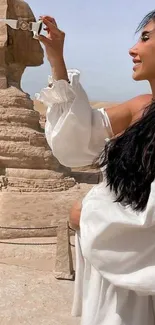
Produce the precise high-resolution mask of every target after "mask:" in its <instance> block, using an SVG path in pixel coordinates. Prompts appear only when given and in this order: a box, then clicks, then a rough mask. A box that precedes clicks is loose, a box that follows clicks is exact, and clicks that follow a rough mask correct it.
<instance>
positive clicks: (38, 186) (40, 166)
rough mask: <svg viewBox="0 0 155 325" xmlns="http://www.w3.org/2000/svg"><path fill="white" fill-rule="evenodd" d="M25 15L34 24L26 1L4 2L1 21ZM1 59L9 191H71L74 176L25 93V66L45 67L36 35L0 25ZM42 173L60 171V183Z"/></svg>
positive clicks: (3, 156) (1, 139) (1, 164)
mask: <svg viewBox="0 0 155 325" xmlns="http://www.w3.org/2000/svg"><path fill="white" fill-rule="evenodd" d="M21 17H22V18H24V19H25V20H26V21H28V22H32V21H35V17H34V15H33V13H32V11H31V9H30V7H29V6H28V4H27V3H26V2H24V1H22V0H0V18H11V19H19V18H21ZM32 53H33V55H32ZM0 59H1V60H0V148H1V150H0V169H1V170H2V175H3V176H5V177H6V179H7V182H6V179H5V184H7V186H6V187H7V189H8V190H11V191H12V190H15V188H17V189H18V187H19V189H20V190H21V189H22V190H23V191H24V188H25V191H33V190H35V191H41V190H42V191H55V190H57V191H60V190H66V189H68V187H69V186H73V180H71V181H70V182H69V180H68V179H66V178H65V176H69V175H70V169H69V168H66V167H63V166H62V165H60V163H59V162H58V161H57V159H56V158H55V157H54V156H53V155H52V152H51V149H50V148H49V146H48V144H47V141H46V139H45V135H44V130H43V129H42V126H41V124H40V115H39V113H38V112H37V111H35V110H34V104H33V101H32V100H31V99H30V96H29V95H28V94H26V93H24V92H23V91H22V89H21V77H22V74H23V72H24V70H25V68H26V67H27V66H38V65H41V64H42V63H43V50H42V48H41V46H40V43H39V42H38V41H37V40H35V39H33V35H32V32H29V31H21V30H13V29H11V28H10V27H8V26H7V25H5V24H4V23H2V22H1V23H0ZM9 168H10V169H16V170H17V169H18V168H20V176H17V173H16V176H11V175H10V172H9V171H8V169H9ZM22 169H23V174H24V176H23V175H22V172H21V170H22ZM25 169H27V172H26V173H25V172H24V170H25ZM32 170H33V173H32ZM35 171H36V172H35ZM37 171H40V172H39V173H38V172H37ZM43 171H46V174H47V171H54V172H57V173H58V174H59V176H58V178H59V181H58V182H57V184H56V181H55V177H54V175H53V174H52V173H51V174H49V179H48V180H47V177H45V179H44V177H43V175H45V173H44V172H43ZM41 172H43V173H42V177H40V175H41ZM11 173H12V172H11ZM32 174H33V177H32ZM36 175H38V179H37V176H36ZM15 177H17V179H15ZM18 177H19V179H18ZM25 178H27V180H25ZM61 178H62V180H61ZM3 181H4V177H3V179H2V180H1V190H3V189H4V188H6V187H5V186H4V182H3ZM74 183H75V182H74Z"/></svg>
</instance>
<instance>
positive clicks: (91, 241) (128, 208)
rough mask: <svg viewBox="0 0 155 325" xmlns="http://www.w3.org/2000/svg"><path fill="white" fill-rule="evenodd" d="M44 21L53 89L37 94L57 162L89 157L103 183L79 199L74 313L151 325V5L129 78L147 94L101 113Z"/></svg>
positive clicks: (154, 295) (154, 146) (91, 319)
mask: <svg viewBox="0 0 155 325" xmlns="http://www.w3.org/2000/svg"><path fill="white" fill-rule="evenodd" d="M43 20H44V23H45V24H46V26H47V37H43V36H41V37H40V41H42V42H43V43H44V45H45V47H46V51H47V56H48V59H49V61H50V63H51V65H52V69H53V77H54V79H53V80H50V81H51V82H52V83H53V85H52V87H51V88H46V89H44V90H43V91H42V92H41V94H40V99H42V100H43V101H44V102H45V103H46V104H47V105H48V106H49V108H48V110H47V123H46V137H47V141H48V143H49V145H50V146H51V148H52V150H53V152H54V155H55V156H56V157H57V158H58V159H59V160H60V162H61V163H63V164H64V165H67V166H82V165H87V164H92V163H93V162H94V160H95V164H96V165H97V166H98V167H100V168H104V181H103V182H102V183H100V184H98V185H97V186H95V187H94V188H93V189H92V190H91V191H90V192H89V193H88V194H87V196H86V197H85V198H84V200H83V202H82V211H81V216H80V231H78V233H77V236H76V254H77V263H76V272H77V275H76V283H75V299H74V306H73V314H76V315H81V316H82V325H153V324H155V181H154V179H155V102H154V99H155V55H154V54H155V11H153V12H151V13H149V14H148V15H147V16H146V17H145V18H144V19H143V20H142V22H141V24H140V26H139V28H138V30H141V31H142V34H141V37H140V39H139V41H138V43H137V44H136V45H135V46H134V47H133V48H132V49H131V50H130V55H131V56H132V58H133V62H134V68H133V70H134V72H133V78H134V79H135V80H144V79H146V80H148V81H149V82H150V85H151V88H152V96H151V97H150V96H149V95H146V96H140V97H137V98H135V99H132V100H131V101H129V102H126V103H124V104H122V105H120V106H118V107H116V108H110V109H108V110H107V111H105V110H103V109H102V110H97V111H96V110H95V111H92V110H91V108H90V106H89V102H88V99H87V96H86V94H85V92H84V90H83V89H82V87H81V85H80V83H79V74H78V72H77V71H72V72H70V73H69V74H68V75H67V72H66V68H65V64H64V60H63V42H64V34H63V32H61V31H59V29H58V28H57V26H56V23H55V21H54V20H53V19H51V18H49V17H43ZM68 78H69V80H68ZM68 81H69V82H68ZM145 107H146V108H145ZM125 129H126V130H125ZM124 130H125V131H124ZM122 131H124V132H123V133H122ZM120 132H121V133H122V134H121V135H119V136H117V137H113V135H117V134H118V133H120ZM112 137H113V139H111V140H110V141H107V139H108V140H109V139H110V138H112ZM103 147H105V148H103ZM78 215H79V214H78ZM73 221H74V220H73ZM75 224H76V226H78V221H77V218H76V220H75Z"/></svg>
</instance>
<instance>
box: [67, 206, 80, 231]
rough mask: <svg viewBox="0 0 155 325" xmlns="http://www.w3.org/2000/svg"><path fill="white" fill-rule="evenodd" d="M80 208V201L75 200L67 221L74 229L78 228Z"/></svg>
mask: <svg viewBox="0 0 155 325" xmlns="http://www.w3.org/2000/svg"><path fill="white" fill-rule="evenodd" d="M81 209H82V203H81V201H76V202H75V203H74V204H73V206H72V208H71V211H70V218H69V222H70V225H71V227H72V228H73V229H74V230H78V229H79V228H80V215H81Z"/></svg>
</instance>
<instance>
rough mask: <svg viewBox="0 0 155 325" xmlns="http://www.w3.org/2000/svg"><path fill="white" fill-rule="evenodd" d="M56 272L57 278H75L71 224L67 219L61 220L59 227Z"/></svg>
mask: <svg viewBox="0 0 155 325" xmlns="http://www.w3.org/2000/svg"><path fill="white" fill-rule="evenodd" d="M54 274H55V277H56V278H57V279H64V280H74V270H73V261H72V251H71V246H70V236H69V224H68V222H67V221H60V222H59V223H58V227H57V254H56V263H55V272H54Z"/></svg>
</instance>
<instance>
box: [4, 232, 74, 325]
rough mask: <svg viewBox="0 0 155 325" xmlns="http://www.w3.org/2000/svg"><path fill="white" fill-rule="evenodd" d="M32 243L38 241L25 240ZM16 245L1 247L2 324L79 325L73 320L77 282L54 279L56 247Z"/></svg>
mask: <svg viewBox="0 0 155 325" xmlns="http://www.w3.org/2000/svg"><path fill="white" fill-rule="evenodd" d="M72 240H73V238H72ZM52 241H53V244H54V243H55V241H56V239H55V238H53V239H52ZM22 242H23V240H22ZM32 242H33V243H34V242H36V239H34V238H33V239H31V240H30V239H29V240H27V239H25V240H24V243H25V244H30V243H32ZM40 242H42V243H44V244H45V243H46V244H47V243H48V242H49V239H45V238H42V239H41V238H40ZM50 242H51V240H50ZM17 243H19V240H15V241H14V244H12V245H7V244H1V245H0V253H1V259H0V278H1V286H0V324H2V325H19V324H22V325H28V324H31V325H42V324H46V325H71V324H74V325H79V324H80V319H79V318H73V317H72V316H71V306H72V301H73V287H74V282H70V281H59V280H56V279H55V278H54V276H53V269H54V261H55V250H56V246H55V245H47V246H37V245H36V246H31V245H25V246H24V245H23V246H21V245H16V244H17Z"/></svg>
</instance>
